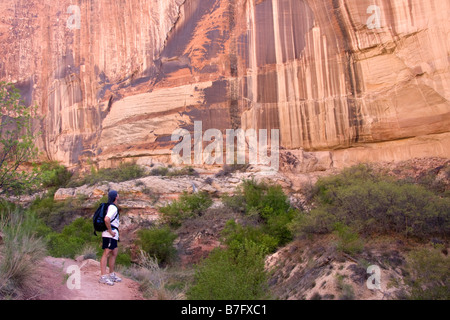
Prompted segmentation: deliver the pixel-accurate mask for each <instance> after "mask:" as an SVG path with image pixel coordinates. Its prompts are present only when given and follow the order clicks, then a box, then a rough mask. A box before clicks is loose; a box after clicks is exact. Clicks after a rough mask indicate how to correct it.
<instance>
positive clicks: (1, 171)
mask: <svg viewBox="0 0 450 320" xmlns="http://www.w3.org/2000/svg"><path fill="white" fill-rule="evenodd" d="M0 109H1V112H2V113H1V119H0V189H1V191H0V192H1V193H6V194H16V195H17V194H21V193H24V192H25V191H27V190H29V189H30V188H31V187H32V185H33V183H34V182H35V178H36V174H35V172H25V171H23V170H20V167H21V165H23V164H25V163H27V162H28V161H30V160H31V159H33V158H34V157H35V156H36V155H37V148H36V147H35V145H34V136H33V131H32V120H33V113H34V111H35V109H34V108H30V107H27V106H26V105H25V104H24V102H23V101H22V100H21V96H20V93H19V90H18V89H16V88H15V87H14V85H12V84H9V83H6V82H0Z"/></svg>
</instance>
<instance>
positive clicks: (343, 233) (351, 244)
mask: <svg viewBox="0 0 450 320" xmlns="http://www.w3.org/2000/svg"><path fill="white" fill-rule="evenodd" d="M334 230H335V233H336V235H337V236H338V244H337V249H338V250H339V251H343V252H345V253H348V254H355V253H360V252H361V251H362V250H363V248H364V243H363V241H362V240H361V239H360V237H359V235H358V233H357V232H354V231H352V230H351V228H349V227H348V226H346V225H344V224H342V223H340V222H338V223H336V224H335V226H334Z"/></svg>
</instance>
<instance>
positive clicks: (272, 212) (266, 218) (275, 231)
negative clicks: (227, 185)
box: [222, 180, 296, 246]
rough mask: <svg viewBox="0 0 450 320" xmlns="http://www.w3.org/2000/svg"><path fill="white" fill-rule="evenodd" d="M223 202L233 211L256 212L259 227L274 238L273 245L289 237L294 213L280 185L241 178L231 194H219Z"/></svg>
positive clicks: (288, 239)
mask: <svg viewBox="0 0 450 320" xmlns="http://www.w3.org/2000/svg"><path fill="white" fill-rule="evenodd" d="M222 201H223V203H224V204H225V205H226V206H228V207H230V208H232V209H233V210H235V211H237V212H243V213H245V214H247V215H257V216H258V217H259V218H260V220H261V222H262V229H261V231H262V232H264V233H266V234H267V235H269V236H271V237H272V238H273V239H276V243H277V245H276V246H280V245H284V244H286V243H288V242H289V241H291V240H292V230H291V229H290V228H289V224H290V223H291V221H292V219H293V218H294V217H295V215H296V211H295V210H294V209H293V208H292V207H291V205H290V203H289V200H288V197H287V196H286V195H285V194H284V192H283V189H282V188H281V186H278V185H267V184H265V183H257V182H256V181H254V180H245V181H244V182H243V183H242V186H241V187H239V188H237V190H236V192H235V194H234V195H233V196H223V197H222Z"/></svg>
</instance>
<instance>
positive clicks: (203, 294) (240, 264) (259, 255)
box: [186, 241, 269, 300]
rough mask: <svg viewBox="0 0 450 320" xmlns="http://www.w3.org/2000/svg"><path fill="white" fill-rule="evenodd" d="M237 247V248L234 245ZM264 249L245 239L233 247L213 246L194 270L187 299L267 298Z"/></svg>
mask: <svg viewBox="0 0 450 320" xmlns="http://www.w3.org/2000/svg"><path fill="white" fill-rule="evenodd" d="M236 249H237V248H236ZM264 256H265V254H264V250H263V249H262V248H261V246H259V245H257V244H255V243H253V242H251V241H246V242H245V243H244V244H243V245H241V246H240V247H239V249H237V250H224V249H219V248H216V249H214V250H213V251H212V252H211V253H210V255H209V257H208V258H206V259H205V260H204V261H203V262H202V264H201V265H200V266H198V268H197V270H196V275H195V280H194V285H193V286H192V287H190V288H189V290H188V292H187V294H186V295H187V298H188V299H189V300H257V299H267V298H268V297H269V295H268V274H267V272H266V270H265V268H264Z"/></svg>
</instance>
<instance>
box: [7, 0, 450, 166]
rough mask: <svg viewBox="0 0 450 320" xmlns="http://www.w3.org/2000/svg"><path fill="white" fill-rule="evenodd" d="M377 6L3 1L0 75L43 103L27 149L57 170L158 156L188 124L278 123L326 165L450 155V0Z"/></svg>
mask: <svg viewBox="0 0 450 320" xmlns="http://www.w3.org/2000/svg"><path fill="white" fill-rule="evenodd" d="M74 4H75V5H77V6H78V8H79V11H76V10H75V9H76V8H75V9H74V8H72V10H70V12H69V11H68V9H69V6H70V5H74ZM373 4H374V3H373V1H369V0H349V1H342V0H320V1H312V0H201V1H200V0H185V1H183V0H165V1H157V0H123V1H103V0H95V1H78V2H76V3H73V1H72V2H71V1H68V0H64V1H58V3H57V4H55V2H54V1H47V0H46V1H37V0H32V1H20V0H5V1H2V3H1V4H0V12H1V13H2V15H1V17H0V80H6V81H13V82H16V86H17V87H18V88H20V90H21V92H22V94H23V96H24V98H25V100H26V102H27V103H29V104H31V103H36V104H37V105H38V106H39V109H40V112H41V114H42V116H43V118H42V120H41V121H40V122H39V123H36V128H37V129H38V128H39V129H40V130H41V131H42V132H43V134H42V135H41V136H40V137H39V141H38V142H39V146H40V148H41V149H42V150H43V151H45V152H46V154H47V156H48V157H49V158H50V159H55V160H59V161H62V162H63V163H65V164H66V165H76V164H77V163H79V162H81V161H83V160H86V159H92V160H98V161H100V162H101V163H104V164H105V165H107V164H109V163H110V161H111V160H114V159H122V158H128V157H140V158H148V157H150V158H151V157H159V158H161V159H164V160H165V161H170V151H171V148H172V147H173V146H174V144H175V143H174V142H171V134H172V132H173V131H174V130H175V129H176V128H186V129H188V130H192V129H193V122H194V121H202V128H203V130H207V129H209V128H217V129H220V130H225V129H232V128H243V129H247V128H254V129H269V130H270V129H279V130H280V136H281V141H280V144H281V147H283V148H285V149H304V150H306V151H324V150H327V151H330V152H331V153H330V154H331V157H332V159H333V161H332V162H333V163H334V165H335V166H343V165H348V164H352V163H353V162H359V161H367V160H373V161H379V160H404V159H408V158H412V157H421V156H443V157H449V155H450V149H449V148H450V143H449V142H450V133H449V129H448V128H450V126H449V125H450V103H449V98H450V72H449V63H450V62H449V61H450V59H449V56H448V52H449V48H450V40H449V37H448V33H449V26H448V23H447V21H448V17H447V12H449V11H450V10H449V9H450V4H449V3H448V1H445V0H430V1H426V2H424V1H421V0H411V1H401V0H382V1H378V2H377V7H373ZM77 18H79V21H80V24H79V26H78V25H77ZM78 27H79V29H78Z"/></svg>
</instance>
